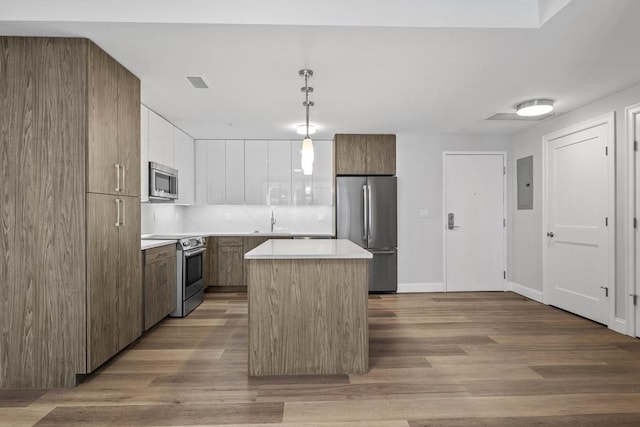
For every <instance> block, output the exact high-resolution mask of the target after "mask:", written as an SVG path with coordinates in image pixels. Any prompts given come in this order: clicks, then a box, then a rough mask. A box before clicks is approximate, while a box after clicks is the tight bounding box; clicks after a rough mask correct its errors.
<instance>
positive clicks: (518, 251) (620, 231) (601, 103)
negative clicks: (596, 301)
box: [508, 85, 640, 319]
mask: <svg viewBox="0 0 640 427" xmlns="http://www.w3.org/2000/svg"><path fill="white" fill-rule="evenodd" d="M638 102H640V85H638V86H634V87H632V88H629V89H626V90H624V91H621V92H618V93H615V94H612V95H610V96H608V97H606V98H603V99H601V100H598V101H596V102H593V103H591V104H588V105H586V106H584V107H582V108H579V109H577V110H574V111H572V112H570V113H567V114H563V115H560V116H558V117H555V118H552V119H548V120H545V121H543V122H541V123H538V124H536V125H535V126H533V127H531V128H529V129H527V130H525V131H523V132H520V133H517V134H515V135H512V136H511V148H510V152H509V169H510V170H511V171H515V166H516V160H517V159H519V158H521V157H525V156H529V155H533V175H534V176H533V178H534V179H533V185H534V188H533V190H534V197H533V210H528V211H524V210H521V211H519V210H517V209H516V205H515V183H516V175H515V173H510V174H509V180H510V186H509V188H510V195H511V197H510V200H511V202H510V217H511V222H510V227H509V231H510V233H509V241H510V243H509V246H510V251H509V252H510V255H511V256H510V258H509V266H508V275H509V280H510V281H512V282H514V283H517V284H520V285H522V286H525V287H529V288H532V289H534V290H537V291H542V239H543V238H544V233H545V232H546V231H545V230H543V229H542V210H541V209H540V204H541V200H542V177H541V174H542V158H541V156H542V137H543V136H544V135H547V134H549V133H551V132H555V131H557V130H560V129H563V128H566V127H569V126H571V125H574V124H577V123H580V122H583V121H585V120H588V119H591V118H595V117H598V116H601V115H603V114H606V113H609V112H612V111H614V112H615V120H616V147H615V156H616V215H615V219H616V223H615V227H616V286H615V289H616V317H618V318H620V319H625V318H626V315H625V304H624V302H625V300H626V298H627V296H626V292H625V283H626V274H625V272H626V265H625V264H626V260H625V247H624V245H625V242H624V237H625V235H626V233H630V232H631V229H630V228H629V224H626V223H625V211H626V206H627V205H626V204H627V198H626V194H627V182H626V164H627V159H626V153H627V150H626V147H625V145H626V138H625V116H624V109H625V107H627V106H629V105H632V104H636V103H638Z"/></svg>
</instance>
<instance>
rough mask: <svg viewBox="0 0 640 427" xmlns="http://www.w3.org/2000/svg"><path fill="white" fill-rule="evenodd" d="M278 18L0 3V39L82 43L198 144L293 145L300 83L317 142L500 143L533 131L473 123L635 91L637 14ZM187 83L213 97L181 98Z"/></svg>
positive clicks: (551, 11) (425, 10) (536, 8)
mask: <svg viewBox="0 0 640 427" xmlns="http://www.w3.org/2000/svg"><path fill="white" fill-rule="evenodd" d="M106 3H110V5H111V7H110V8H105V7H104V5H105V4H106ZM391 3H393V4H394V5H396V7H397V9H398V10H397V11H395V9H392V8H390V4H391ZM567 3H568V4H567ZM80 4H82V5H84V6H86V7H85V8H84V9H83V8H82V7H80ZM126 4H128V5H129V6H130V7H129V8H127V7H126V6H125V5H126ZM291 4H292V2H290V1H275V0H273V1H268V0H262V1H235V2H227V1H211V0H200V1H196V0H189V1H183V2H176V1H170V0H158V1H153V2H152V1H149V0H147V1H144V0H136V1H131V2H127V3H124V2H121V1H117V2H114V1H112V2H105V1H97V0H84V1H82V2H78V1H73V0H67V1H47V2H44V1H42V0H41V1H31V0H23V1H20V2H16V1H0V34H5V35H55V36H82V37H88V38H90V39H91V40H93V41H94V42H96V43H97V44H98V45H100V46H101V47H102V48H103V49H105V50H106V51H107V52H108V53H110V54H111V55H112V56H113V57H114V58H116V59H117V60H118V61H120V62H121V63H122V64H124V65H125V66H126V67H127V68H129V69H130V70H131V71H132V72H134V73H135V74H136V75H137V76H138V77H140V79H141V81H142V99H143V102H144V103H145V104H146V105H148V106H149V107H150V108H152V109H153V110H155V111H157V112H158V113H160V114H161V115H163V116H165V117H166V118H167V119H169V120H170V121H171V122H173V123H175V124H176V125H177V126H179V127H180V128H182V129H183V130H185V131H186V132H187V133H189V134H190V135H192V136H194V137H196V138H293V137H295V135H296V134H295V127H296V125H298V124H300V123H302V122H303V120H304V108H303V107H302V100H303V98H304V97H303V93H302V92H300V87H301V86H302V83H303V80H302V79H301V78H300V77H299V76H298V70H300V69H301V68H304V67H308V68H311V69H312V70H313V71H314V73H315V75H314V76H313V77H312V78H311V80H310V85H311V86H313V87H314V88H315V92H314V93H313V94H312V96H311V99H312V100H313V101H314V102H315V104H316V105H315V107H313V108H312V109H311V122H312V123H314V124H316V125H317V127H318V128H319V132H318V134H317V137H319V138H331V137H332V136H333V134H334V133H353V132H388V133H429V134H434V133H493V134H509V133H512V132H515V131H518V130H521V129H523V128H525V127H527V126H531V123H530V122H525V123H521V122H515V123H514V122H500V121H492V122H487V121H485V119H486V118H487V117H489V116H491V115H492V114H493V113H495V112H510V111H513V106H514V105H515V104H516V103H518V102H521V101H524V100H527V99H530V98H537V97H544V98H552V99H555V100H556V101H557V103H556V106H557V110H558V111H560V112H566V111H570V110H572V109H574V108H577V107H579V106H581V105H584V104H587V103H589V102H592V101H594V100H596V99H598V98H601V97H603V96H605V95H608V94H610V93H614V92H616V91H618V90H622V89H624V88H627V87H630V86H633V85H636V84H639V83H640V43H638V40H640V1H637V0H573V1H571V2H568V1H567V0H541V1H538V0H510V1H506V0H483V1H478V0H446V2H445V0H422V1H415V0H414V1H397V2H390V1H383V0H381V1H376V2H364V1H343V2H335V1H324V2H322V1H318V0H315V1H313V0H304V1H298V2H297V4H298V7H297V8H293V9H292V8H291ZM327 4H330V5H331V6H332V7H333V9H332V10H335V11H336V18H335V24H333V25H332V23H331V22H332V17H331V14H330V13H328V10H327V9H326V8H327ZM480 4H481V5H483V7H484V9H483V8H480V7H479V6H478V5H480ZM507 4H509V7H506V6H507ZM45 5H46V6H47V7H45ZM340 5H343V6H340ZM447 5H448V6H447ZM52 6H57V7H52ZM74 6H75V7H74ZM89 6H91V7H89ZM133 6H135V7H133ZM356 6H358V7H356ZM516 6H517V7H516ZM145 8H146V9H145ZM185 8H186V9H185ZM323 8H324V9H323ZM185 10H188V12H185ZM362 10H366V11H367V13H364V12H361V13H357V12H358V11H362ZM179 11H182V13H178V12H179ZM313 11H319V12H318V13H317V14H313V13H312V12H313ZM205 12H206V13H205ZM223 12H224V13H223ZM285 12H286V13H285ZM474 16H475V17H476V18H477V19H475V18H474ZM416 17H423V18H424V19H418V18H416ZM141 21H144V22H141ZM296 22H298V23H301V24H305V25H291V24H292V23H296ZM390 25H391V26H390ZM194 74H195V75H203V76H205V78H206V79H207V81H208V82H209V83H210V84H211V88H210V89H208V90H198V89H193V88H192V87H191V86H189V84H188V83H187V81H186V80H185V78H184V77H185V76H186V75H194Z"/></svg>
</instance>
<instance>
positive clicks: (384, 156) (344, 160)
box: [334, 134, 396, 175]
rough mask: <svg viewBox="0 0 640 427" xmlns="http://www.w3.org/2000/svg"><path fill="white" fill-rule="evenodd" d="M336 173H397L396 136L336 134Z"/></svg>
mask: <svg viewBox="0 0 640 427" xmlns="http://www.w3.org/2000/svg"><path fill="white" fill-rule="evenodd" d="M334 142H335V147H334V153H335V172H336V175H395V174H396V136H395V135H389V134H385V135H382V134H380V135H378V134H336V135H335V137H334Z"/></svg>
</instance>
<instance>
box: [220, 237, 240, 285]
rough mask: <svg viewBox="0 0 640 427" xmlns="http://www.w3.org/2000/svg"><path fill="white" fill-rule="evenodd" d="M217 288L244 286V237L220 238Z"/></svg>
mask: <svg viewBox="0 0 640 427" xmlns="http://www.w3.org/2000/svg"><path fill="white" fill-rule="evenodd" d="M217 267H218V268H217V270H218V283H217V286H244V252H243V247H242V237H226V236H225V237H218V266H217Z"/></svg>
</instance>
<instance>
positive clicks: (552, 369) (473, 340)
mask: <svg viewBox="0 0 640 427" xmlns="http://www.w3.org/2000/svg"><path fill="white" fill-rule="evenodd" d="M369 325H370V326H369V329H370V351H371V353H370V371H369V372H368V373H367V374H362V375H325V376H285V377H248V376H247V300H246V295H245V294H242V293H208V294H206V299H205V302H204V303H203V304H202V305H201V306H200V307H198V308H197V309H196V310H195V311H194V312H193V313H192V314H191V315H190V316H189V317H187V318H186V319H166V320H165V321H163V322H161V323H160V324H159V325H158V326H157V327H155V328H154V329H152V330H151V331H149V333H147V334H146V335H145V336H144V337H143V338H141V339H140V340H138V341H137V342H136V343H134V344H133V345H132V346H131V347H130V348H129V349H128V350H126V351H124V352H123V353H121V354H120V355H119V356H117V357H116V358H115V359H113V360H112V361H110V362H109V363H108V364H107V365H106V366H105V367H103V368H102V369H100V370H99V371H98V372H97V373H96V374H94V375H92V376H90V377H88V378H86V380H85V381H84V382H83V383H82V384H80V385H79V386H78V387H76V388H73V389H61V390H51V391H40V390H18V391H6V390H4V391H0V425H2V426H5V425H6V426H19V425H34V424H35V425H39V426H59V425H64V426H122V425H134V426H139V425H155V426H163V425H176V426H179V425H185V426H186V425H236V426H239V425H243V426H246V425H258V426H289V427H293V426H337V427H341V426H342V427H365V426H366V427H378V426H380V427H381V426H391V427H401V426H402V427H409V426H410V427H417V426H447V427H451V426H499V427H501V426H514V425H515V426H534V425H535V426H640V340H638V339H633V338H631V337H627V336H623V335H620V334H617V333H614V332H612V331H610V330H608V329H607V328H606V327H604V326H602V325H599V324H596V323H593V322H591V321H588V320H585V319H583V318H580V317H577V316H574V315H571V314H568V313H566V312H564V311H561V310H558V309H555V308H553V307H548V306H544V305H542V304H538V303H536V302H533V301H530V300H527V299H525V298H523V297H521V296H519V295H516V294H513V293H509V292H507V293H502V292H491V293H453V294H437V293H434V294H404V295H381V296H371V297H370V298H369Z"/></svg>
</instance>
